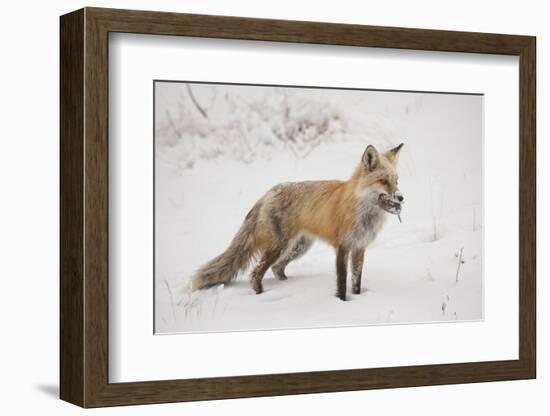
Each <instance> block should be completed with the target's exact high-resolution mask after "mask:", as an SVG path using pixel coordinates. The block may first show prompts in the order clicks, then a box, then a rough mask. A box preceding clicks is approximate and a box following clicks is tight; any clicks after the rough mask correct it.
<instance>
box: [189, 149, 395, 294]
mask: <svg viewBox="0 0 550 416" xmlns="http://www.w3.org/2000/svg"><path fill="white" fill-rule="evenodd" d="M402 147H403V143H401V144H400V145H399V146H397V147H395V148H393V149H391V150H389V151H387V152H385V153H379V152H378V151H377V150H376V148H375V147H374V146H372V145H369V146H367V148H366V149H365V151H364V153H363V156H362V158H361V162H360V163H359V164H358V166H357V167H356V169H355V171H354V172H353V175H352V176H351V178H350V179H348V180H347V181H338V180H331V181H306V182H289V183H282V184H279V185H276V186H274V187H273V188H271V189H270V190H269V191H268V192H267V193H266V194H265V195H264V196H263V197H261V198H260V199H259V200H258V201H257V202H256V204H255V205H254V207H253V208H252V209H251V210H250V211H249V212H248V214H247V216H246V218H245V220H244V222H243V224H242V225H241V227H240V229H239V231H238V232H237V234H236V235H235V237H234V238H233V241H231V244H230V245H229V247H228V248H227V249H226V250H225V252H224V253H222V254H220V255H219V256H218V257H215V258H214V259H212V260H210V261H209V262H208V263H206V264H205V265H204V266H202V267H201V268H200V269H199V270H198V271H197V272H196V273H195V275H194V276H193V278H192V280H191V289H192V290H197V289H203V288H208V287H210V286H214V285H217V284H221V283H228V282H230V281H231V280H232V279H234V278H235V277H236V276H237V274H238V273H239V272H240V271H242V270H245V269H246V268H247V267H248V266H249V265H250V263H251V261H252V260H253V259H255V258H259V259H260V260H259V262H258V263H257V265H256V266H255V267H254V269H253V270H252V273H251V275H250V283H251V285H252V289H253V290H254V291H255V292H256V293H257V294H260V293H262V292H263V287H262V279H263V277H264V274H265V273H266V271H267V270H268V269H269V268H270V267H271V269H272V271H273V274H274V275H275V276H276V277H277V278H279V279H280V280H286V279H287V276H286V274H285V268H286V266H287V265H288V264H289V263H290V262H291V261H293V260H296V259H297V258H299V257H301V256H302V255H303V254H305V253H306V251H307V250H308V249H309V248H310V247H311V245H312V244H313V241H314V239H321V240H324V241H325V242H327V243H329V244H330V245H332V246H333V247H334V248H335V250H336V277H337V279H336V281H337V285H336V287H337V289H336V296H337V297H338V298H340V299H341V300H344V301H345V300H346V291H347V290H346V285H347V268H348V259H349V258H351V272H352V293H353V294H359V293H360V292H361V274H362V270H363V258H364V254H365V248H366V247H367V246H368V245H369V244H370V243H371V242H372V241H373V240H374V239H375V237H376V235H377V234H378V232H379V231H380V229H381V228H382V226H383V224H384V222H385V219H386V212H389V213H392V214H399V213H400V211H401V204H402V203H403V196H402V194H401V192H400V191H399V189H398V183H397V181H398V176H397V173H396V164H397V159H398V156H399V152H400V150H401V148H402Z"/></svg>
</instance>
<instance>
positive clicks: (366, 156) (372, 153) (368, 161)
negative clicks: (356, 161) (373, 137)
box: [362, 144, 380, 172]
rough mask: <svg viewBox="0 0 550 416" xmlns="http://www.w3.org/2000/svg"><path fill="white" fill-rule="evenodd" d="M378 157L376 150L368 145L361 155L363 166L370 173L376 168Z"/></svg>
mask: <svg viewBox="0 0 550 416" xmlns="http://www.w3.org/2000/svg"><path fill="white" fill-rule="evenodd" d="M379 157H380V155H379V154H378V150H376V148H375V147H374V146H373V145H371V144H369V145H368V146H367V148H366V149H365V153H363V159H362V160H363V164H364V165H365V166H366V167H367V169H368V170H370V171H371V172H372V171H373V170H374V169H376V167H377V166H378V161H379Z"/></svg>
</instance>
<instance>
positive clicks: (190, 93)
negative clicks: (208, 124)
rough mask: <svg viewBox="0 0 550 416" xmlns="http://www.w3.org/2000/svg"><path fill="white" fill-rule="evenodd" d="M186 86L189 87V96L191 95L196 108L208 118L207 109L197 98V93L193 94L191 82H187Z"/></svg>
mask: <svg viewBox="0 0 550 416" xmlns="http://www.w3.org/2000/svg"><path fill="white" fill-rule="evenodd" d="M185 88H187V92H188V93H189V97H191V101H192V102H193V104H194V105H195V107H196V109H197V110H198V111H199V113H201V115H202V116H203V117H204V118H206V119H208V114H207V113H206V110H205V109H204V108H202V107H201V105H200V104H199V102H198V101H197V99H196V98H195V95H194V94H193V90H192V89H191V86H190V85H189V84H185Z"/></svg>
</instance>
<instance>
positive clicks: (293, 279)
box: [155, 83, 483, 333]
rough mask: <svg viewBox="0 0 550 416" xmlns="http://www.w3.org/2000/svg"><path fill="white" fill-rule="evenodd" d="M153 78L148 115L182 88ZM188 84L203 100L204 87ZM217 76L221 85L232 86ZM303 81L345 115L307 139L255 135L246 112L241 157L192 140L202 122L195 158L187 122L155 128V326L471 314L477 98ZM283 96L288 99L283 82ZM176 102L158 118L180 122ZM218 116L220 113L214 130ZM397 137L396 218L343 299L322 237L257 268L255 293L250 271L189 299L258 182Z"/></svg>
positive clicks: (189, 328) (479, 304)
mask: <svg viewBox="0 0 550 416" xmlns="http://www.w3.org/2000/svg"><path fill="white" fill-rule="evenodd" d="M162 87H163V88H159V89H158V90H157V106H158V107H157V114H163V111H164V110H166V109H171V108H174V106H175V102H177V100H176V101H174V100H175V99H174V97H181V96H182V95H183V93H185V89H184V85H183V84H171V83H166V84H165V85H162ZM193 88H194V92H195V95H196V99H197V100H202V102H203V103H204V102H205V101H206V98H205V97H207V96H208V94H210V93H211V90H208V91H205V92H202V91H201V88H200V87H197V86H194V87H193ZM205 88H206V87H205ZM217 88H218V89H222V90H223V91H224V93H225V94H226V95H227V94H228V93H235V91H237V90H236V89H238V88H240V87H217ZM201 93H202V95H201ZM312 93H315V94H321V95H322V97H321V98H319V100H320V101H321V102H324V101H323V100H325V101H328V102H330V103H331V105H332V106H333V107H334V108H335V109H336V110H334V112H333V113H330V114H329V117H333V118H334V119H338V122H339V123H341V126H343V127H341V128H340V127H339V125H336V127H335V126H334V125H332V126H331V127H329V129H328V130H329V133H327V135H326V137H325V138H324V139H323V140H322V141H321V142H319V144H316V145H315V146H314V147H309V148H307V147H303V148H301V147H300V143H297V144H296V147H294V148H291V146H279V147H277V146H270V145H269V143H268V145H265V142H261V140H263V138H262V136H261V135H260V134H259V131H261V129H257V124H256V125H254V126H252V127H250V126H247V125H246V122H247V121H246V120H244V121H243V123H245V126H244V127H242V126H240V127H239V128H243V129H244V131H245V132H249V134H248V135H247V140H248V142H249V143H248V147H247V149H248V152H249V155H248V156H247V157H241V156H242V153H235V149H230V150H229V151H228V150H227V148H224V147H223V146H222V147H221V150H219V151H215V150H216V149H215V148H216V146H218V145H219V143H218V142H214V139H212V142H210V145H211V147H213V149H211V150H212V151H211V152H204V149H205V148H207V146H208V143H209V141H208V140H209V135H208V132H209V130H208V129H206V130H204V131H206V134H205V133H204V131H203V132H202V133H201V136H200V137H201V138H202V140H204V142H205V143H206V144H204V145H202V150H201V152H202V153H201V152H197V151H196V150H195V156H194V157H193V159H190V158H189V157H188V155H189V153H190V151H189V147H188V143H187V142H186V141H189V140H191V138H190V137H186V136H185V132H184V133H183V134H182V137H176V138H175V139H174V138H172V139H170V138H169V137H165V136H162V135H161V137H160V140H159V138H158V137H157V149H156V155H157V156H156V181H155V185H156V189H155V197H156V206H155V208H156V218H155V253H156V258H155V332H156V333H174V332H196V331H215V332H217V331H233V330H261V329H289V328H309V327H327V326H343V325H346V326H348V325H373V324H397V323H419V322H423V323H426V322H440V321H465V320H480V319H483V256H482V255H483V209H482V182H483V181H482V97H480V96H465V95H446V94H419V93H414V94H412V93H388V92H346V93H342V92H338V91H326V90H325V91H321V92H319V90H313V92H312ZM235 94H237V95H238V92H237V93H235ZM255 94H262V92H255ZM289 94H290V97H291V99H292V98H293V97H294V95H293V94H295V93H294V92H293V91H291V92H290V93H289ZM217 95H218V96H219V95H220V93H218V94H217ZM248 96H250V94H249V95H248ZM302 98H303V97H302ZM298 103H299V101H298ZM215 108H216V105H215V104H210V107H208V109H209V110H211V111H210V113H209V114H208V120H205V121H204V122H205V123H207V125H208V123H213V121H211V119H213V118H216V119H217V120H218V121H217V122H218V123H220V121H219V120H220V119H223V117H224V114H225V113H224V111H226V109H225V110H224V108H223V106H219V105H218V112H219V114H218V115H216V112H215V111H216V110H215ZM191 110H192V108H191ZM191 110H189V111H191ZM312 111H316V112H317V110H316V109H315V108H314V109H312ZM197 113H198V112H197ZM185 114H191V113H188V112H184V115H183V116H181V115H180V117H179V118H176V119H175V120H170V122H177V123H182V124H185V122H186V121H187V122H188V121H189V120H182V119H181V118H182V117H183V118H185V117H187V116H185ZM334 114H337V115H338V116H337V117H334ZM339 114H345V115H347V116H346V117H342V116H341V115H339ZM267 115H269V113H268V114H267ZM189 117H195V118H196V119H197V117H199V118H200V117H202V116H200V115H198V116H197V114H194V115H189ZM203 118H204V117H203ZM342 118H345V119H344V120H340V119H342ZM260 125H261V123H260ZM223 128H226V127H224V124H223V123H220V124H219V125H218V126H217V127H216V129H213V130H212V131H213V132H214V133H213V134H217V133H216V132H219V131H220V129H223ZM331 129H332V130H331ZM190 134H191V133H190ZM158 135H159V130H158V129H157V136H158ZM329 136H330V137H329ZM193 140H195V141H196V140H198V139H197V137H194V138H193ZM251 140H258V141H256V142H253V143H251ZM401 141H403V142H404V143H405V148H404V149H403V152H402V155H401V158H400V162H399V169H398V171H399V173H400V179H399V183H400V189H401V191H402V193H403V195H404V196H405V201H406V204H405V205H404V207H403V212H402V215H401V216H402V219H403V222H402V223H399V221H398V220H397V218H396V217H394V216H390V215H389V216H388V221H387V223H386V225H385V227H384V228H383V230H382V232H381V233H380V235H379V236H378V239H377V240H376V241H375V242H374V243H373V244H372V245H371V246H370V247H369V248H368V249H367V251H366V257H365V266H364V269H363V292H362V293H361V294H360V295H351V294H350V295H349V301H347V302H342V301H340V300H338V299H337V298H336V297H335V296H334V294H335V281H336V277H335V254H334V250H333V249H332V248H331V247H329V246H328V245H326V244H325V243H323V242H320V241H318V242H316V243H315V245H314V246H313V248H312V249H311V250H310V251H309V252H308V253H307V254H306V255H305V256H304V257H302V258H301V259H299V260H297V261H295V262H293V263H291V264H290V265H289V266H288V268H287V274H288V276H289V279H288V280H286V281H279V280H277V279H275V278H274V277H273V274H272V272H271V271H268V272H267V273H266V276H265V278H264V289H265V292H264V293H263V294H261V295H255V294H254V293H253V291H252V290H251V289H250V286H249V284H248V273H243V274H242V275H241V276H239V278H238V280H237V281H236V282H234V283H232V284H230V285H226V286H220V287H217V288H212V289H209V290H205V291H200V292H197V293H195V294H193V295H192V296H191V297H189V296H188V295H187V294H186V293H185V291H184V290H182V288H184V287H185V285H186V283H187V282H188V279H189V278H190V277H191V276H192V274H193V272H194V271H195V270H196V269H197V268H198V267H200V266H201V265H202V264H204V263H205V262H206V261H207V260H209V259H211V258H212V257H214V256H216V255H218V254H220V253H221V252H222V251H223V250H224V249H225V248H226V247H227V245H228V244H229V242H230V241H231V239H232V237H233V235H234V234H235V232H236V231H237V229H238V228H239V226H240V224H241V222H242V220H243V219H244V217H245V215H246V213H247V212H248V211H249V210H250V208H251V207H252V205H253V204H254V202H255V201H256V200H257V199H258V198H260V197H261V196H262V195H263V194H264V193H265V192H266V191H267V190H268V189H269V188H270V187H272V186H273V185H275V184H277V183H280V182H287V181H300V180H320V179H347V178H348V177H349V176H350V175H351V173H352V171H353V169H354V167H355V166H356V164H357V163H359V160H360V158H361V155H362V153H363V151H364V149H365V146H366V145H367V144H369V143H370V144H374V145H375V146H377V147H378V148H379V149H380V150H385V149H387V148H389V147H390V146H391V145H396V144H398V143H399V142H401ZM306 142H307V141H306ZM265 149H267V150H268V151H264V150H265ZM213 154H214V155H215V156H212V155H213ZM204 155H208V157H204ZM236 155H237V156H236ZM461 249H462V262H461V261H460V258H461V257H460V251H461ZM459 264H460V270H459V272H458V277H457V269H458V267H459ZM349 286H350V285H349V284H348V287H349Z"/></svg>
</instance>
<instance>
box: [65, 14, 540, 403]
mask: <svg viewBox="0 0 550 416" xmlns="http://www.w3.org/2000/svg"><path fill="white" fill-rule="evenodd" d="M60 23H61V45H60V46H61V51H60V53H61V61H60V64H61V83H60V84H61V91H60V105H61V122H60V123H61V127H60V128H61V154H60V160H61V179H60V181H61V182H60V186H61V200H60V204H61V218H60V221H61V230H60V232H61V242H60V253H61V255H60V261H61V268H60V275H61V276H60V277H61V284H60V309H61V312H60V343H61V348H60V361H61V363H60V366H61V368H60V384H61V385H60V396H61V398H62V399H63V400H66V401H68V402H71V403H74V404H77V405H79V406H83V407H99V406H113V405H128V404H144V403H162V402H177V401H190V400H211V399H225V398H237V397H256V396H270V395H283V394H302V393H320V392H336V391H348V390H363V389H377V388H390V387H393V388H395V387H408V386H423V385H437V384H453V383H473V382H486V381H497V380H519V379H530V378H535V376H536V332H535V331H536V327H535V322H536V321H535V319H536V317H535V312H536V305H535V300H536V299H535V294H536V288H535V283H536V275H535V265H536V234H535V233H536V168H535V160H536V143H535V125H536V119H535V106H536V97H535V93H536V92H535V82H536V81H535V62H536V58H535V52H536V46H535V45H536V40H535V38H534V37H531V36H516V35H499V34H486V33H469V32H451V31H436V30H422V29H404V28H393V27H377V26H360V25H343V24H333V23H314V22H297V21H286V20H267V19H252V18H241V17H225V16H206V15H190V14H176V13H161V12H146V11H130V10H114V9H98V8H85V9H81V10H78V11H75V12H72V13H69V14H67V15H64V16H62V17H61V22H60ZM110 32H127V33H144V34H152V35H178V36H193V37H205V38H226V39H247V40H262V41H278V42H298V43H311V44H331V45H346V46H358V47H360V46H369V47H383V48H398V49H418V50H431V51H449V52H470V53H483V54H503V55H516V56H519V66H520V80H519V81H520V82H519V85H520V95H519V97H520V102H519V109H518V111H519V114H520V129H519V134H520V136H519V137H520V140H519V146H518V147H519V148H518V151H519V157H520V186H519V190H518V191H519V195H520V207H519V209H520V216H519V218H520V221H519V231H520V241H519V242H520V253H519V259H520V262H519V263H520V264H519V270H518V273H519V359H518V360H509V361H491V362H472V363H460V364H443V365H440V364H438V365H419V366H406V367H390V368H367V369H354V370H338V371H322V372H308V373H289V374H266V375H253V376H239V377H216V378H202V379H182V380H169V381H146V382H135V383H109V380H108V360H109V355H108V281H109V280H108V279H109V276H108V221H109V217H108V199H107V198H108V157H107V156H108V155H107V151H108V140H109V138H108V127H107V123H108V65H109V62H108V34H109V33H110ZM511 272H512V271H511Z"/></svg>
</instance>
